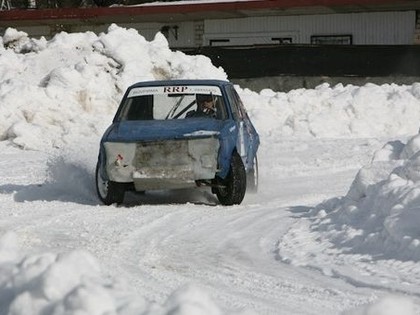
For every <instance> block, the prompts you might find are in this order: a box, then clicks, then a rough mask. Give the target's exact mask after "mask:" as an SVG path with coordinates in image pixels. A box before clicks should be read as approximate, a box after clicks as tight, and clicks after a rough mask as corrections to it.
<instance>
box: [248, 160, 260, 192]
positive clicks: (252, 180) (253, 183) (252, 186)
mask: <svg viewBox="0 0 420 315" xmlns="http://www.w3.org/2000/svg"><path fill="white" fill-rule="evenodd" d="M246 189H247V192H250V193H254V194H256V193H257V192H258V159H257V156H256V155H255V158H254V167H253V168H252V169H251V170H249V172H248V173H247V174H246Z"/></svg>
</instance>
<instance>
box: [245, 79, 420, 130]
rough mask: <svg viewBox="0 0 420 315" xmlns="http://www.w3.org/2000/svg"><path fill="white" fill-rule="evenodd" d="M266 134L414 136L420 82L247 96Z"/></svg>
mask: <svg viewBox="0 0 420 315" xmlns="http://www.w3.org/2000/svg"><path fill="white" fill-rule="evenodd" d="M241 97H242V98H243V100H244V103H245V105H246V107H247V108H248V109H249V111H250V113H251V116H252V118H253V121H255V124H256V127H257V129H258V131H259V132H260V133H261V134H262V135H271V134H273V135H274V136H276V137H278V136H295V137H296V136H297V137H308V136H309V137H317V138H338V137H339V138H341V137H345V138H356V137H359V138H368V137H384V136H392V137H394V136H396V135H412V134H414V133H416V132H417V130H418V128H419V121H420V110H419V109H420V83H415V84H413V85H411V86H398V85H395V84H384V85H382V86H378V85H375V84H371V83H369V84H366V85H364V86H361V87H359V86H353V85H347V86H343V85H342V84H337V85H336V86H334V87H330V86H329V85H328V84H327V83H325V84H322V85H319V86H318V87H317V88H315V89H309V90H307V89H296V90H292V91H290V92H288V93H282V92H273V91H272V90H268V89H267V90H262V91H261V92H260V93H259V94H258V93H256V92H253V91H250V90H248V89H245V90H244V91H242V92H241Z"/></svg>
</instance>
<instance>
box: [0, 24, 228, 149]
mask: <svg viewBox="0 0 420 315" xmlns="http://www.w3.org/2000/svg"><path fill="white" fill-rule="evenodd" d="M1 41H2V42H3V44H4V46H5V47H6V48H3V47H1V48H0V106H1V109H2V110H1V112H0V140H9V141H11V142H12V143H14V144H16V145H18V146H21V147H23V148H29V149H38V150H44V149H48V148H52V147H63V146H65V145H66V144H68V143H71V142H74V141H77V139H80V138H83V139H85V141H89V139H90V138H93V139H92V142H95V143H97V141H98V138H99V137H100V136H101V135H102V133H103V131H104V130H105V128H106V127H107V126H108V125H109V123H110V122H111V120H112V117H113V115H114V113H115V111H116V106H117V105H118V102H119V101H120V98H121V97H122V94H123V92H124V91H125V89H126V88H127V87H128V86H129V85H131V84H133V83H134V82H137V81H143V80H154V79H185V78H192V79H195V78H215V79H225V78H226V74H225V73H224V71H223V70H222V69H220V68H215V67H214V66H213V65H212V64H211V62H210V59H208V58H207V57H204V56H187V55H185V54H183V53H181V52H172V51H171V50H170V49H169V47H168V43H167V41H166V38H165V37H164V36H163V35H162V34H160V33H158V34H156V37H155V39H154V40H153V41H151V42H148V41H146V40H145V39H144V37H143V36H141V35H140V34H138V32H137V31H135V30H133V29H124V28H120V27H118V26H116V25H112V26H110V28H109V29H108V32H107V33H102V34H100V35H99V36H97V35H95V34H94V33H91V32H86V33H80V34H77V33H74V34H68V33H65V32H62V33H59V34H57V35H56V36H55V37H54V38H52V39H51V40H49V41H47V40H45V39H44V38H41V39H39V40H35V39H30V38H28V37H27V35H26V34H25V33H24V32H19V31H16V30H14V29H7V30H6V32H5V34H4V36H3V38H2V39H1Z"/></svg>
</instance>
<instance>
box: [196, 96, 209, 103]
mask: <svg viewBox="0 0 420 315" xmlns="http://www.w3.org/2000/svg"><path fill="white" fill-rule="evenodd" d="M196 100H197V104H202V103H204V102H209V101H212V100H213V96H212V95H211V94H197V95H196Z"/></svg>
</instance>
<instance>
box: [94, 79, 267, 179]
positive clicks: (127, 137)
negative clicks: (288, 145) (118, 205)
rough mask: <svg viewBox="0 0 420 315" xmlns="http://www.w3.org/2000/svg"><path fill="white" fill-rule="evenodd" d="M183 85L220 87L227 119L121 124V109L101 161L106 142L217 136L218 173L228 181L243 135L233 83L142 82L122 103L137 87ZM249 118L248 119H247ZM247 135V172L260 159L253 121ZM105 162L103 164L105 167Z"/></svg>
mask: <svg viewBox="0 0 420 315" xmlns="http://www.w3.org/2000/svg"><path fill="white" fill-rule="evenodd" d="M178 85H179V86H182V85H212V86H218V87H220V89H221V91H222V96H223V98H224V100H225V106H226V112H227V116H228V117H227V119H224V120H217V119H214V118H188V119H172V120H171V119H169V120H141V121H139V120H135V121H127V120H126V121H120V120H119V118H118V117H120V111H121V106H120V107H119V109H118V110H117V113H116V115H115V117H114V120H113V123H112V125H111V126H110V127H109V128H108V129H107V130H106V132H105V133H104V135H103V137H102V139H101V145H100V152H99V159H102V161H103V160H104V159H105V150H104V146H103V144H104V143H105V142H119V143H137V142H153V141H164V140H176V139H185V138H197V137H209V136H212V137H217V138H218V139H219V143H220V147H219V152H218V159H217V161H218V165H219V167H218V171H217V173H216V174H215V175H216V176H218V177H220V178H225V177H226V176H227V174H228V172H229V169H230V160H231V156H232V152H233V151H234V150H238V145H239V144H238V141H239V133H240V130H241V128H240V126H241V125H240V121H238V120H237V119H235V115H234V112H233V110H232V106H234V105H233V104H230V103H231V101H230V100H229V98H228V96H227V92H226V89H227V88H232V87H233V85H232V83H230V82H228V81H220V80H170V81H150V82H139V83H136V84H134V85H132V86H131V87H129V88H128V89H127V92H126V93H125V95H124V97H123V99H122V102H121V104H123V103H124V101H125V100H126V98H127V96H128V93H129V91H130V90H131V89H132V88H135V87H153V86H178ZM245 119H248V120H249V118H248V117H245ZM245 125H246V126H247V128H242V129H245V131H246V132H247V135H246V136H245V137H242V138H243V143H242V146H244V147H245V150H246V152H245V154H242V155H241V157H242V160H243V163H244V166H245V169H246V170H247V171H248V170H249V169H252V168H253V163H254V160H255V159H254V157H255V156H256V153H257V150H258V146H259V137H258V134H257V132H256V131H255V128H254V127H253V126H252V124H251V122H250V121H247V122H246V123H245ZM104 164H105V163H101V165H104ZM100 172H101V173H102V175H103V177H104V178H108V176H107V174H106V172H105V170H104V169H103V167H102V169H101V170H100Z"/></svg>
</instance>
